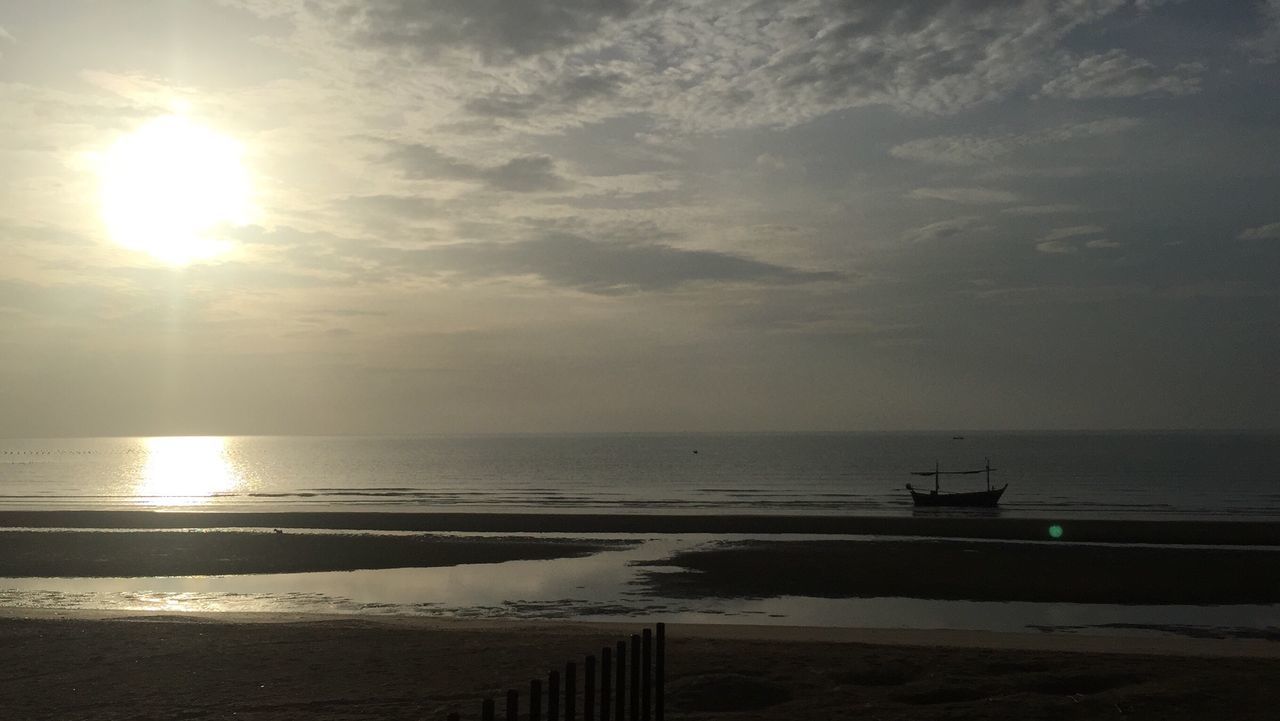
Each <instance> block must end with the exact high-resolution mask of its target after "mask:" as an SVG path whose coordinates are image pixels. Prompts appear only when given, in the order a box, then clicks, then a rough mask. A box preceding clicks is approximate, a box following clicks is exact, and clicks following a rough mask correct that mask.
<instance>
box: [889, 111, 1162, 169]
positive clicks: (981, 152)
mask: <svg viewBox="0 0 1280 721" xmlns="http://www.w3.org/2000/svg"><path fill="white" fill-rule="evenodd" d="M1140 125H1142V121H1141V120H1140V119H1138V118H1131V117H1118V118H1103V119H1100V120H1092V121H1089V122H1084V123H1070V124H1066V125H1058V126H1055V127H1052V128H1046V129H1044V130H1037V131H1032V132H1027V133H1017V134H1003V135H942V136H938V137H933V138H922V139H920V140H912V141H908V142H906V143H902V144H899V145H895V146H893V147H892V148H890V149H889V154H890V155H892V156H893V157H895V158H902V159H904V160H916V161H920V162H926V163H938V164H942V165H981V164H984V163H990V162H993V161H995V160H999V159H1001V158H1003V157H1005V156H1007V155H1010V154H1012V153H1015V152H1017V151H1018V150H1021V149H1023V148H1030V147H1035V146H1042V145H1050V144H1054V143H1063V142H1068V141H1072V140H1081V139H1087V138H1095V137H1101V136H1107V135H1116V134H1119V133H1124V132H1127V131H1130V130H1133V129H1134V128H1137V127H1139V126H1140Z"/></svg>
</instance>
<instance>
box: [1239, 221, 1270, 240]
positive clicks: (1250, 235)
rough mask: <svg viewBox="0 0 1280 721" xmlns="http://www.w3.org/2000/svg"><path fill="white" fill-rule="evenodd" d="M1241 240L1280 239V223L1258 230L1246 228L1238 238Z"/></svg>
mask: <svg viewBox="0 0 1280 721" xmlns="http://www.w3.org/2000/svg"><path fill="white" fill-rule="evenodd" d="M1236 237H1238V238H1239V239H1240V240H1270V239H1272V238H1280V223H1267V224H1266V225H1260V226H1258V227H1256V228H1245V229H1244V230H1243V231H1241V232H1240V235H1238V236H1236Z"/></svg>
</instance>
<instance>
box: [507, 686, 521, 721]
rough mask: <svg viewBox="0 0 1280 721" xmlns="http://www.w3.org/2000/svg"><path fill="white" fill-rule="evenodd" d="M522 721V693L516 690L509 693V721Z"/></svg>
mask: <svg viewBox="0 0 1280 721" xmlns="http://www.w3.org/2000/svg"><path fill="white" fill-rule="evenodd" d="M519 719H520V692H519V691H516V690H515V689H510V690H509V691H507V721H519Z"/></svg>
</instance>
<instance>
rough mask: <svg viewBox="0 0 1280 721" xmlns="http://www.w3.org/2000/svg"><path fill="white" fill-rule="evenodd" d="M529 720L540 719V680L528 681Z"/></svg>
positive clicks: (538, 720)
mask: <svg viewBox="0 0 1280 721" xmlns="http://www.w3.org/2000/svg"><path fill="white" fill-rule="evenodd" d="M529 721H542V682H541V681H539V680H538V679H536V678H535V679H534V680H532V681H530V682H529Z"/></svg>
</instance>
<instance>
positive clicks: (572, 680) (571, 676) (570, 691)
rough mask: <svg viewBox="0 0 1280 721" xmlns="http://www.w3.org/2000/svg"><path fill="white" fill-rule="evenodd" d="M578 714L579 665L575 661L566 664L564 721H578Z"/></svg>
mask: <svg viewBox="0 0 1280 721" xmlns="http://www.w3.org/2000/svg"><path fill="white" fill-rule="evenodd" d="M577 715H578V666H577V664H575V663H574V662H573V661H570V662H568V663H566V664H565V665H564V721H576V716H577Z"/></svg>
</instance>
